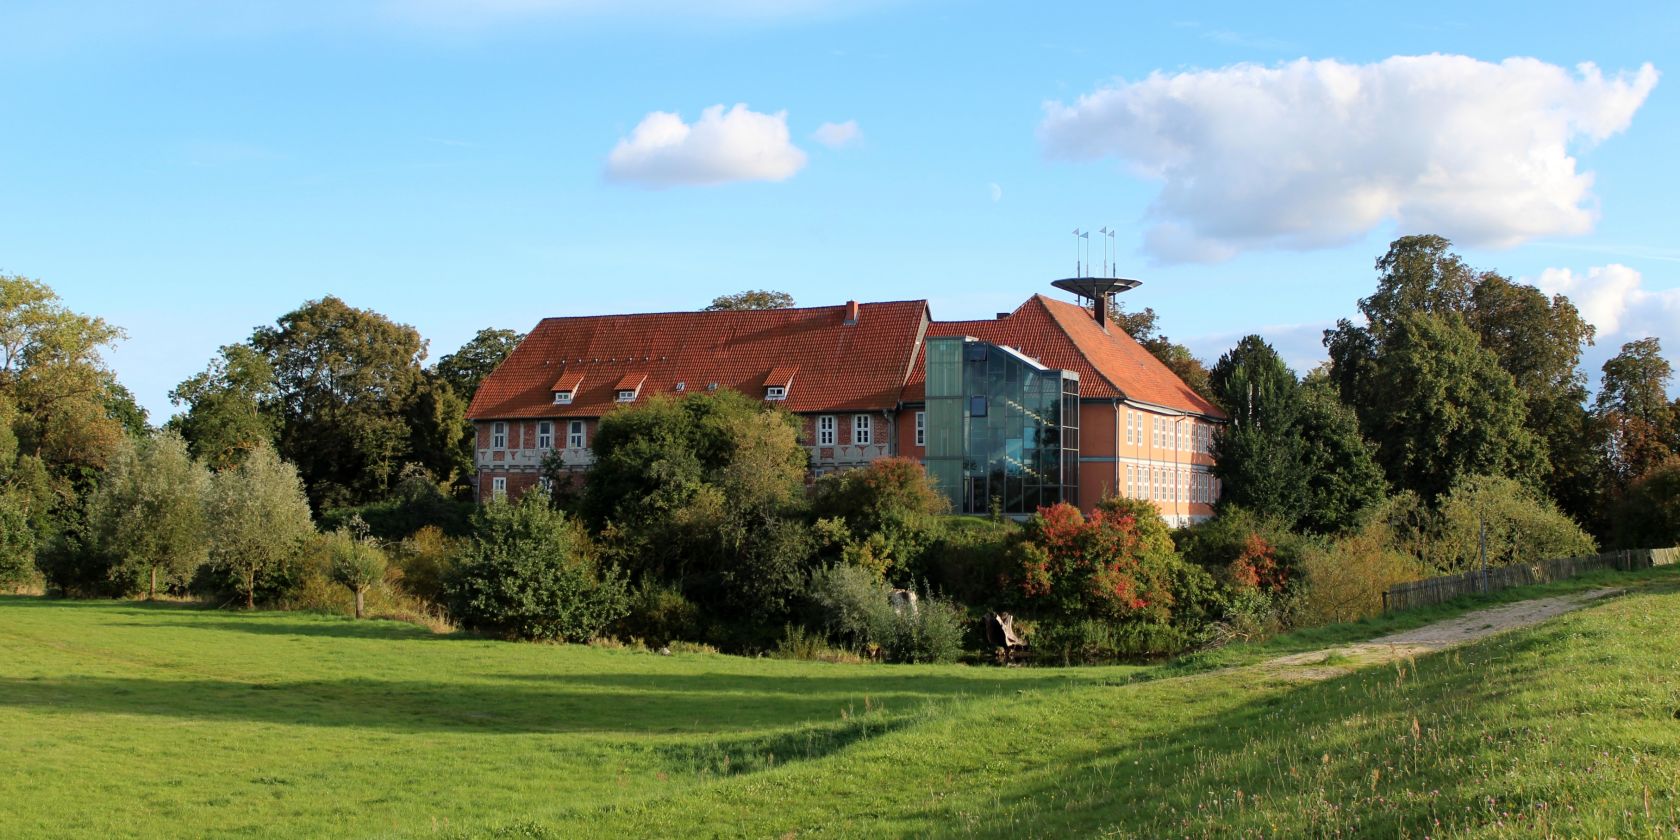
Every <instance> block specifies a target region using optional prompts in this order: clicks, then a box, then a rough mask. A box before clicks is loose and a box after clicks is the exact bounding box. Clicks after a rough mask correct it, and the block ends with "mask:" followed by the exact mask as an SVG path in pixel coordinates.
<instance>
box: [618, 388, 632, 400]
mask: <svg viewBox="0 0 1680 840" xmlns="http://www.w3.org/2000/svg"><path fill="white" fill-rule="evenodd" d="M618 401H619V402H635V401H636V392H635V391H632V390H630V389H629V388H624V389H621V390H620V391H619V392H618Z"/></svg>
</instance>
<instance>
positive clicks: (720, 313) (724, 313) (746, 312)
mask: <svg viewBox="0 0 1680 840" xmlns="http://www.w3.org/2000/svg"><path fill="white" fill-rule="evenodd" d="M847 303H849V301H848V302H847ZM857 303H858V306H893V305H897V304H905V303H921V304H926V303H927V298H904V299H903V300H871V301H858V302H857ZM845 308H846V303H830V304H823V305H822V306H782V307H778V308H776V309H667V310H661V311H658V312H609V313H604V314H599V315H549V316H547V317H544V318H543V319H542V320H540V321H538V322H537V323H538V324H539V325H540V324H542V323H543V322H545V321H582V320H587V319H601V318H639V317H642V316H651V315H706V316H709V317H747V316H754V315H758V316H762V315H764V314H766V313H776V312H815V311H817V310H820V309H839V310H844V309H845Z"/></svg>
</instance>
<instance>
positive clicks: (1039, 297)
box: [1016, 292, 1132, 399]
mask: <svg viewBox="0 0 1680 840" xmlns="http://www.w3.org/2000/svg"><path fill="white" fill-rule="evenodd" d="M1035 301H1036V302H1037V303H1038V305H1039V306H1042V307H1043V308H1044V314H1045V315H1048V316H1050V320H1052V321H1054V322H1056V326H1057V327H1059V328H1061V330H1062V332H1064V333H1068V339H1069V340H1070V341H1071V343H1072V344H1073V350H1074V352H1075V353H1078V354H1079V358H1081V359H1084V360H1085V363H1086V364H1088V365H1090V366H1091V369H1092V370H1094V371H1096V372H1097V375H1098V376H1100V377H1102V378H1103V381H1104V382H1107V383H1108V385H1109V387H1110V388H1113V389H1114V390H1116V391H1119V392H1120V396H1121V397H1122V398H1124V399H1131V398H1132V397H1131V395H1130V394H1128V393H1127V392H1126V389H1125V388H1123V387H1121V386H1120V383H1118V382H1115V381H1114V377H1112V376H1109V375H1108V374H1107V373H1106V372H1104V371H1103V368H1102V365H1099V364H1097V361H1096V360H1095V359H1092V358H1091V354H1090V353H1087V352H1085V345H1084V344H1081V343H1080V341H1079V339H1077V338H1075V337H1074V336H1073V334H1072V333H1071V332H1069V331H1068V328H1067V325H1066V324H1064V323H1062V319H1061V316H1059V315H1058V314H1057V313H1056V311H1055V310H1054V309H1052V308H1050V306H1049V305H1048V304H1050V303H1052V302H1053V303H1059V304H1062V305H1063V306H1073V304H1071V303H1068V302H1066V301H1060V300H1053V299H1052V298H1050V297H1047V296H1046V295H1045V294H1044V293H1043V292H1033V296H1032V298H1031V299H1030V300H1029V301H1028V303H1032V302H1035ZM1025 305H1026V304H1022V306H1025ZM1078 308H1079V309H1080V310H1081V311H1084V307H1078ZM1016 311H1017V312H1019V311H1020V310H1019V309H1017V310H1016ZM1092 324H1093V325H1095V324H1096V322H1095V321H1092ZM1099 331H1100V332H1102V333H1103V335H1104V336H1106V337H1108V338H1113V336H1112V335H1110V334H1109V333H1108V332H1106V331H1103V330H1101V328H1099ZM1122 332H1124V330H1122Z"/></svg>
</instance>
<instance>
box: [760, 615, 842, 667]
mask: <svg viewBox="0 0 1680 840" xmlns="http://www.w3.org/2000/svg"><path fill="white" fill-rule="evenodd" d="M770 656H771V657H772V658H774V659H798V660H802V661H806V662H835V663H843V664H853V665H856V664H861V663H863V662H864V659H863V657H861V656H859V655H858V654H857V653H856V652H855V651H851V650H847V649H845V648H839V647H835V646H834V645H831V644H829V641H828V637H827V636H824V635H823V634H821V633H817V632H813V631H810V630H806V629H805V628H804V627H801V626H800V625H798V624H789V625H787V627H786V629H785V630H783V632H782V640H781V641H779V642H777V643H776V648H775V650H772V651H771V652H770Z"/></svg>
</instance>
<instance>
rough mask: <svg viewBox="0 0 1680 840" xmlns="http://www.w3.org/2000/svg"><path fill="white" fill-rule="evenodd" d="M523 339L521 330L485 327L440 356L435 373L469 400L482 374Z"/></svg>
mask: <svg viewBox="0 0 1680 840" xmlns="http://www.w3.org/2000/svg"><path fill="white" fill-rule="evenodd" d="M524 340H525V335H524V334H523V333H518V332H514V331H513V330H502V329H495V328H492V327H486V328H485V329H482V330H479V331H478V333H477V334H476V335H474V336H473V337H472V338H471V339H470V340H468V341H467V343H466V344H463V345H461V348H460V349H459V350H456V351H455V352H453V353H449V354H447V355H445V356H443V357H442V358H439V359H438V361H437V367H436V370H437V375H438V376H440V377H442V378H443V381H445V382H447V383H449V387H451V388H454V389H455V393H457V394H460V395H461V396H462V397H463V398H465V399H466V400H467V401H468V402H471V401H472V397H473V394H474V393H475V392H477V391H478V386H479V385H480V384H481V383H483V382H484V379H485V377H488V376H489V375H490V374H491V372H493V371H494V370H495V369H496V367H497V366H498V365H500V364H501V363H502V361H503V360H504V359H506V358H507V357H508V354H509V353H512V352H513V348H515V347H518V346H519V342H521V341H524Z"/></svg>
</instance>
